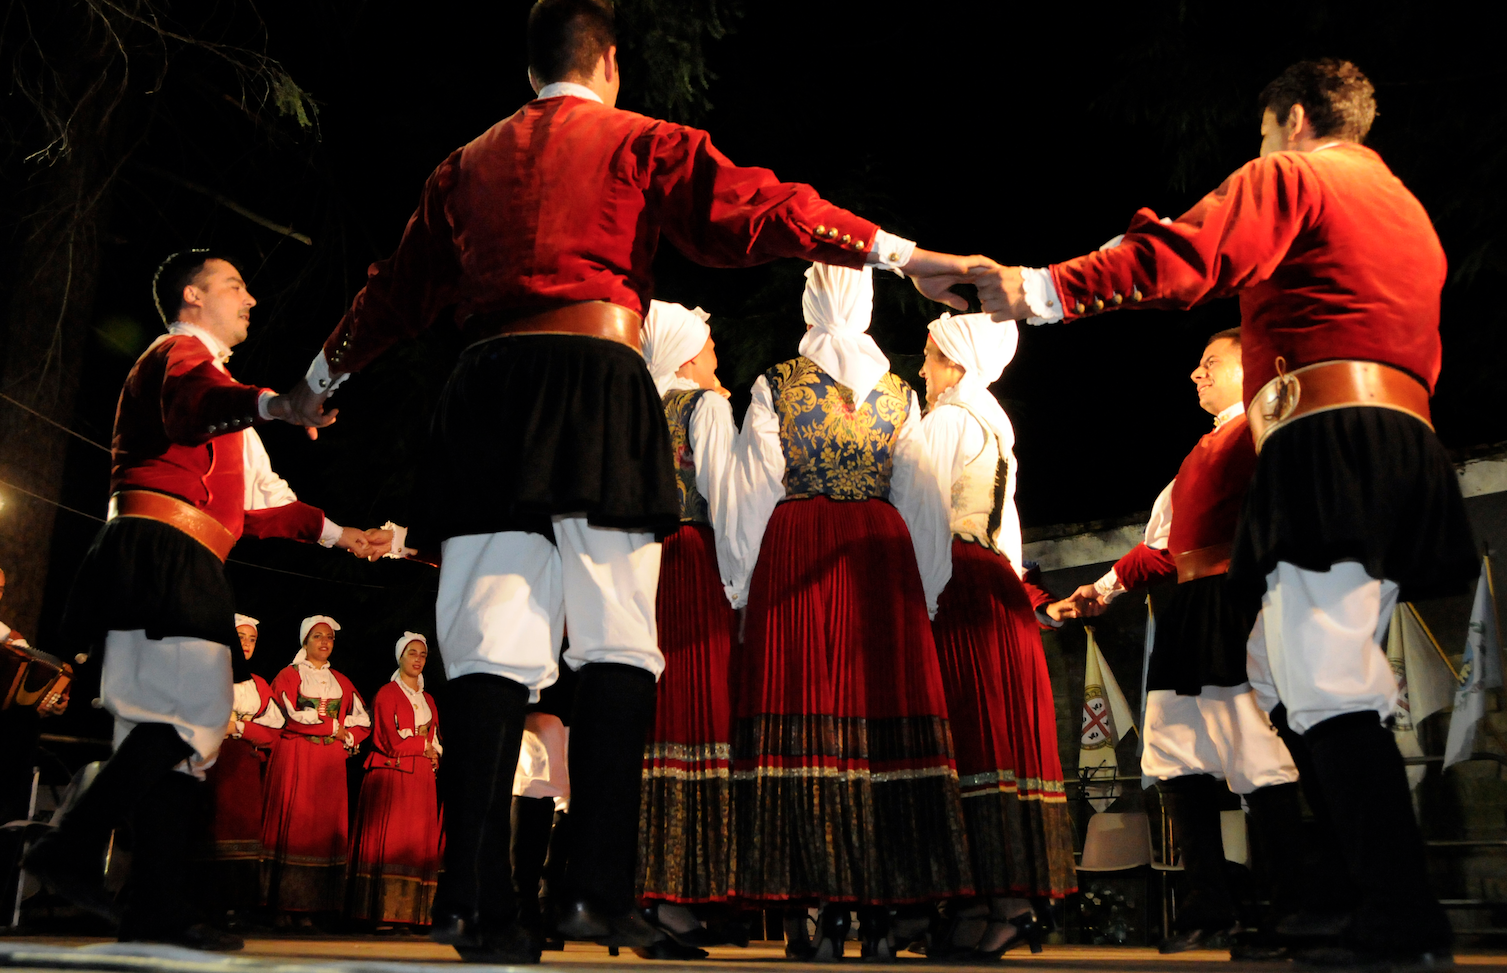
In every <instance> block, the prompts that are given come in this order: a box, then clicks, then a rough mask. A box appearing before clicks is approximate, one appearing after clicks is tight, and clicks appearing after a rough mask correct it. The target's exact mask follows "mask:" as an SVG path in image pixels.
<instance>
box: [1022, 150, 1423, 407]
mask: <svg viewBox="0 0 1507 973" xmlns="http://www.w3.org/2000/svg"><path fill="white" fill-rule="evenodd" d="M1051 273H1052V279H1053V281H1054V282H1055V283H1056V285H1057V292H1058V294H1059V295H1060V296H1061V297H1062V302H1063V311H1064V317H1065V318H1067V319H1071V318H1075V317H1078V316H1082V315H1086V314H1093V313H1096V312H1097V311H1100V310H1106V311H1107V310H1114V309H1115V308H1116V307H1158V308H1187V307H1192V306H1194V305H1196V304H1201V303H1203V302H1204V301H1208V300H1212V299H1214V298H1218V297H1229V296H1232V295H1239V298H1240V311H1241V320H1242V322H1243V328H1244V333H1243V335H1242V345H1243V348H1244V354H1243V359H1244V364H1245V401H1246V403H1247V404H1249V403H1250V401H1251V399H1252V398H1254V396H1255V393H1256V392H1257V391H1258V390H1259V389H1260V388H1261V386H1263V385H1265V384H1266V383H1267V382H1268V381H1270V380H1271V379H1272V378H1274V377H1275V376H1276V374H1277V371H1276V365H1275V361H1276V359H1277V357H1278V356H1282V357H1283V358H1285V359H1286V362H1287V368H1288V370H1289V371H1290V370H1292V369H1294V368H1297V367H1299V366H1301V365H1310V364H1313V363H1315V362H1321V361H1328V360H1332V359H1336V358H1357V359H1362V360H1365V361H1376V362H1382V363H1384V364H1388V365H1392V366H1394V367H1397V368H1400V369H1402V370H1404V371H1406V372H1408V373H1410V374H1411V375H1413V376H1414V377H1415V378H1417V379H1418V380H1419V381H1420V382H1422V383H1423V384H1424V385H1425V386H1427V387H1428V389H1429V391H1430V393H1432V392H1433V389H1434V382H1435V381H1436V380H1437V379H1438V377H1439V363H1440V345H1439V292H1440V290H1441V289H1442V288H1443V286H1444V277H1445V259H1444V250H1443V248H1442V247H1441V246H1440V245H1439V237H1438V235H1437V234H1435V233H1434V227H1433V225H1432V224H1431V223H1430V222H1429V217H1428V214H1427V213H1426V212H1424V209H1423V205H1422V204H1421V203H1419V202H1418V200H1417V199H1416V198H1415V197H1414V196H1413V194H1412V193H1410V192H1408V189H1407V187H1406V186H1404V185H1403V184H1402V182H1401V180H1399V179H1398V178H1397V177H1396V176H1394V175H1393V174H1392V171H1391V170H1390V169H1388V168H1387V166H1386V164H1385V163H1384V162H1382V161H1381V157H1380V156H1378V155H1377V154H1376V153H1375V152H1373V151H1371V150H1370V149H1368V148H1366V147H1364V146H1362V145H1357V144H1355V143H1353V142H1341V143H1339V144H1337V145H1334V146H1333V147H1331V148H1326V149H1322V150H1320V151H1317V152H1276V153H1273V154H1272V155H1269V156H1267V157H1266V158H1264V159H1256V160H1254V161H1251V162H1248V163H1246V164H1245V165H1244V166H1242V167H1241V168H1240V169H1239V170H1237V171H1236V172H1235V173H1234V174H1233V175H1231V176H1230V177H1229V178H1228V179H1226V180H1225V181H1224V184H1223V185H1222V186H1220V187H1219V188H1218V189H1216V190H1215V191H1214V192H1212V193H1210V194H1209V195H1207V196H1205V197H1204V198H1203V199H1201V200H1199V201H1198V203H1197V204H1196V205H1194V207H1193V208H1192V209H1190V210H1188V212H1186V213H1184V214H1183V215H1182V216H1180V217H1178V218H1177V220H1176V221H1175V222H1173V223H1172V224H1170V225H1163V224H1162V223H1160V222H1158V221H1157V216H1156V214H1155V213H1153V212H1152V211H1151V210H1149V209H1143V210H1140V211H1139V212H1137V213H1136V215H1135V218H1134V219H1133V220H1131V223H1130V228H1129V229H1128V230H1126V231H1125V238H1124V240H1123V241H1121V243H1120V245H1119V246H1118V247H1114V248H1112V249H1109V250H1105V251H1102V252H1095V253H1091V254H1087V255H1086V256H1082V257H1078V258H1076V259H1074V260H1069V261H1067V262H1066V263H1061V264H1054V265H1053V266H1052V268H1051Z"/></svg>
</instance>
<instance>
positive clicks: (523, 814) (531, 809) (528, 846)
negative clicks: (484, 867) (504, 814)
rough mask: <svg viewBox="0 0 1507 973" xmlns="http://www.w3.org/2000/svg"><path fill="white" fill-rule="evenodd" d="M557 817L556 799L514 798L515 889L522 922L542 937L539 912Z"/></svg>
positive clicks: (542, 928)
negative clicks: (553, 825) (545, 870)
mask: <svg viewBox="0 0 1507 973" xmlns="http://www.w3.org/2000/svg"><path fill="white" fill-rule="evenodd" d="M554 818H555V799H554V798H552V797H514V798H513V888H514V890H515V891H516V892H517V893H518V921H519V922H521V923H523V925H524V926H525V927H527V928H528V929H529V930H531V931H532V932H533V933H534V935H536V936H539V937H541V938H542V937H543V933H544V927H543V924H542V920H541V917H540V912H539V882H540V879H542V878H543V877H544V858H545V855H546V854H547V853H548V851H549V840H550V825H551V824H552V823H553V822H554Z"/></svg>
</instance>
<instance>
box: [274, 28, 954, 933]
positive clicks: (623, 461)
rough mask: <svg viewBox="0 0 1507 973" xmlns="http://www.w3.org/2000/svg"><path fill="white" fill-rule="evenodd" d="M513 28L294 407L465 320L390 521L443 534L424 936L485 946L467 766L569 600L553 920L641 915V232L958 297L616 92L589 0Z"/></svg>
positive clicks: (940, 258)
mask: <svg viewBox="0 0 1507 973" xmlns="http://www.w3.org/2000/svg"><path fill="white" fill-rule="evenodd" d="M528 38H529V64H530V68H529V74H530V79H531V82H532V84H533V86H534V89H535V91H536V92H537V94H538V97H537V98H536V99H535V100H534V101H531V102H529V103H528V104H527V105H525V106H524V107H523V108H521V109H519V110H518V111H517V112H516V113H515V114H513V115H512V116H511V117H509V118H507V119H505V120H503V121H501V122H499V123H498V124H496V125H494V126H493V127H492V128H490V129H488V130H487V131H486V132H484V133H482V134H481V135H480V136H479V137H477V138H476V139H475V140H474V141H472V142H470V143H469V144H467V145H465V146H463V147H461V148H460V149H458V150H456V151H455V152H454V153H452V154H451V155H450V157H449V158H448V159H446V160H445V161H444V162H443V163H441V164H440V166H439V168H437V169H436V170H435V171H434V173H433V175H431V176H430V177H429V180H428V182H427V183H426V184H425V186H424V190H423V194H422V196H421V198H420V201H419V207H418V210H417V211H416V212H415V213H414V215H413V218H412V219H411V220H410V221H409V223H408V226H407V228H406V229H405V231H404V233H403V238H402V240H401V242H400V243H399V244H398V249H397V251H396V253H394V254H393V256H392V257H391V258H390V259H388V260H384V261H381V262H379V263H376V264H374V265H372V268H371V270H370V272H369V275H368V279H367V284H366V288H365V289H364V290H363V291H362V292H361V293H360V294H358V295H357V296H356V299H355V301H354V302H353V303H352V305H351V309H350V312H349V313H348V314H346V316H345V318H344V319H343V320H342V321H341V322H340V324H339V326H338V327H337V328H336V329H335V330H334V332H333V333H332V334H331V335H330V338H329V340H328V341H327V342H326V343H325V346H324V350H323V351H322V352H321V353H320V355H319V357H318V358H317V359H316V360H315V362H314V363H313V365H312V366H311V367H310V369H309V373H308V388H307V390H305V391H303V392H302V393H301V397H300V408H302V409H304V410H305V415H306V416H307V417H309V418H310V419H311V420H312V419H313V418H314V417H315V416H317V415H318V410H319V409H320V408H321V407H322V403H323V400H324V398H325V397H326V396H327V395H328V394H329V393H330V392H331V391H333V389H334V388H335V386H336V385H337V384H338V383H339V382H340V381H341V380H342V378H343V377H344V376H346V375H348V374H350V373H352V372H354V371H357V370H359V369H360V368H362V367H363V366H364V365H365V364H367V363H368V362H370V361H371V360H372V359H373V358H375V357H376V356H377V355H378V354H380V353H381V352H382V351H383V350H384V349H385V348H387V347H388V346H390V345H391V344H393V343H394V342H396V341H398V340H400V339H403V338H406V337H409V336H411V335H414V334H416V333H417V332H418V331H420V330H422V329H424V328H427V327H429V326H431V325H432V324H433V323H434V322H435V321H436V320H437V319H439V318H440V316H441V312H450V311H453V317H454V320H455V321H456V322H458V323H460V324H461V326H462V329H463V332H464V333H465V334H466V335H467V337H468V338H469V339H470V340H471V341H473V342H474V343H473V344H471V346H470V347H469V348H467V349H466V351H465V352H464V353H463V354H462V356H461V359H460V362H459V363H458V364H457V366H456V369H455V371H454V373H453V374H452V376H451V378H450V382H449V385H448V386H447V388H446V390H445V392H444V394H443V396H442V398H441V401H440V403H439V405H438V408H437V411H436V413H435V417H434V438H435V440H436V443H437V447H438V448H437V451H436V456H437V459H436V461H435V462H434V463H433V464H431V465H432V469H431V471H430V472H431V474H432V476H431V485H430V492H429V496H428V499H427V501H426V504H425V509H426V510H427V523H415V524H414V527H413V531H414V534H415V536H416V537H418V536H421V534H422V533H427V534H428V540H429V542H430V543H434V542H441V543H442V551H443V565H442V567H441V574H440V590H439V597H438V602H437V605H436V611H437V616H438V618H437V620H438V625H439V640H440V652H441V655H442V656H443V657H444V660H445V666H446V672H447V674H448V675H449V677H450V682H449V684H448V685H447V686H446V697H447V699H446V704H447V713H448V714H449V720H450V739H451V740H452V741H454V742H453V743H452V745H451V747H450V754H449V767H450V770H449V771H448V772H447V774H446V777H447V783H446V787H447V791H448V793H447V794H446V796H445V826H446V849H445V871H444V876H443V878H442V879H441V883H440V887H439V890H438V892H437V894H436V897H435V905H434V927H433V929H434V931H433V936H434V938H435V939H436V940H437V941H439V942H444V943H450V944H453V945H455V946H456V947H457V949H459V950H460V951H461V953H462V956H463V957H464V958H466V959H476V960H492V961H495V962H526V961H537V959H538V946H537V945H536V944H534V943H533V942H532V940H531V938H530V937H529V936H528V935H527V933H526V931H524V930H523V929H522V928H521V927H520V926H519V925H518V923H517V922H516V915H517V903H516V898H515V896H514V894H513V890H512V889H511V888H510V886H509V884H508V878H507V876H508V871H509V870H508V859H507V855H508V841H507V839H506V835H507V834H508V813H509V795H508V793H507V789H506V788H502V789H500V790H499V789H496V788H493V787H492V781H493V780H494V779H497V780H502V779H506V778H508V776H509V775H510V774H511V773H512V768H513V765H514V763H515V761H516V760H517V754H518V746H519V740H520V737H521V734H522V732H523V718H524V707H525V706H526V705H527V703H528V701H529V698H530V695H531V694H535V693H537V692H538V691H539V690H540V689H542V688H544V687H546V686H549V685H550V684H551V683H553V682H554V681H555V678H556V674H557V671H558V670H557V667H558V663H559V652H560V649H559V646H560V644H561V630H562V626H565V625H567V624H568V627H569V630H570V647H569V649H568V650H567V651H566V652H565V656H564V661H565V662H566V664H568V665H569V666H570V667H571V668H573V669H576V670H577V671H578V672H579V673H580V682H579V684H578V688H577V690H576V702H575V716H574V718H573V720H572V723H571V728H572V741H571V756H570V763H571V767H570V776H571V780H572V781H573V784H574V793H573V801H572V807H571V817H572V819H573V821H574V822H575V825H574V827H575V834H576V835H577V836H578V839H577V846H576V847H575V849H574V850H573V852H572V855H571V858H570V868H569V871H568V874H567V876H566V880H567V884H568V886H569V887H570V894H569V896H566V897H562V898H563V899H564V901H565V902H566V903H567V904H566V906H565V908H564V909H563V916H562V922H561V927H560V928H561V930H562V932H563V933H564V934H565V935H566V936H567V938H571V939H592V940H595V941H597V942H601V943H605V944H609V945H611V944H617V945H630V946H644V945H648V944H649V943H650V942H651V941H652V939H653V937H654V935H655V934H654V931H653V930H652V929H651V928H649V927H648V926H647V924H646V923H644V921H643V920H642V918H640V917H639V916H638V914H637V912H636V910H635V909H634V902H633V874H634V872H633V864H634V855H635V852H636V847H637V821H638V811H637V808H638V801H639V767H640V764H641V760H642V747H643V741H644V736H645V733H646V731H647V727H648V724H649V721H650V720H651V718H652V713H653V705H654V683H655V679H656V678H657V676H658V674H659V673H660V672H661V670H662V669H663V666H664V660H663V658H662V656H661V655H660V652H659V648H658V644H657V641H658V640H657V637H656V632H655V625H654V600H655V590H656V586H657V583H658V574H659V543H658V540H657V537H656V535H657V534H658V535H663V534H666V533H669V532H671V531H673V530H675V529H676V528H677V526H678V525H679V516H680V515H679V506H678V500H677V497H676V490H675V478H674V471H673V470H672V468H671V464H670V456H671V451H670V444H669V431H668V429H667V428H666V426H665V422H664V413H663V409H662V408H661V406H660V403H659V399H658V397H657V395H656V394H655V390H654V383H653V381H652V380H651V379H650V377H649V373H648V370H647V369H646V368H645V366H644V362H643V359H642V357H641V355H640V353H639V328H640V324H641V321H642V314H643V312H644V311H645V310H646V308H647V306H648V302H649V299H650V297H651V296H652V292H653V278H652V265H653V260H654V255H655V252H656V250H657V249H658V246H659V242H660V240H661V239H664V240H667V241H668V242H669V243H670V244H672V245H673V246H674V247H675V248H676V249H678V250H680V251H681V252H682V253H684V254H685V255H686V256H688V257H690V258H691V259H693V260H695V261H697V262H698V263H702V264H705V265H707V266H713V267H748V266H752V265H755V264H761V263H765V262H768V261H770V260H773V259H775V258H778V257H798V258H801V259H804V260H813V261H823V262H827V263H833V264H841V265H845V266H849V267H859V266H862V265H864V264H872V265H875V266H878V267H881V268H886V269H892V270H896V271H903V272H904V273H906V274H909V275H910V276H912V277H915V278H920V280H919V282H918V286H919V287H921V289H922V291H923V293H927V294H928V295H932V296H936V297H938V298H939V299H943V300H945V301H948V302H949V303H951V304H953V305H954V306H959V307H961V306H962V304H963V302H962V301H961V300H960V299H957V298H955V297H952V296H950V295H946V294H945V293H944V292H945V286H944V287H942V288H938V287H936V286H934V284H933V282H932V281H931V280H930V279H929V277H930V275H937V274H942V273H954V274H956V273H961V272H963V271H965V270H966V268H967V263H966V261H964V260H963V259H962V258H958V257H949V256H946V255H942V254H935V253H931V252H929V251H925V250H922V249H920V248H917V247H916V246H915V245H914V244H913V243H911V242H909V241H907V240H903V239H900V238H899V237H896V236H893V235H891V234H887V233H885V232H884V231H883V230H881V229H880V228H879V227H877V226H875V225H874V224H873V223H871V222H869V221H868V220H865V219H862V218H861V217H858V216H856V215H854V214H852V213H850V212H847V211H846V210H843V209H840V208H838V207H836V206H833V205H832V204H831V203H828V202H826V201H825V200H823V199H822V198H821V197H820V196H818V195H817V194H816V192H815V191H814V190H812V189H811V187H809V186H805V185H801V184H798V183H787V182H781V181H779V180H778V179H776V178H775V175H774V174H773V173H772V172H769V171H768V170H766V169H757V168H746V167H739V166H736V165H734V164H733V163H732V162H730V161H729V160H728V159H727V158H726V157H725V156H724V155H722V153H720V152H719V151H717V149H716V148H715V147H714V146H713V145H712V143H711V140H710V138H709V137H708V136H707V134H706V133H705V132H702V131H698V130H696V129H693V128H688V127H686V126H683V125H675V124H671V123H669V122H663V121H658V120H655V119H652V118H646V117H644V116H643V115H637V114H634V113H632V112H628V111H622V110H620V109H618V108H616V107H614V106H615V103H616V101H617V95H618V88H619V83H620V78H619V75H618V66H617V56H616V55H617V47H616V44H617V38H616V27H615V24H614V20H613V14H612V9H611V7H610V5H609V4H607V3H605V2H602V0H541V2H539V3H537V4H536V5H535V6H534V8H533V10H532V11H531V13H530V16H529V29H528ZM980 259H982V258H980ZM950 283H951V280H950V279H949V280H948V284H950ZM446 316H447V317H448V316H449V315H448V314H447V315H446ZM410 543H412V544H414V545H415V546H418V547H421V548H422V547H424V546H425V544H424V543H423V542H422V541H418V540H416V541H412V542H410ZM498 835H501V836H502V837H496V836H498Z"/></svg>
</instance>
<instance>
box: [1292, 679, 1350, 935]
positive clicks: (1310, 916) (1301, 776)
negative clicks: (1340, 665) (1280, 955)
mask: <svg viewBox="0 0 1507 973" xmlns="http://www.w3.org/2000/svg"><path fill="white" fill-rule="evenodd" d="M1271 719H1272V726H1274V727H1276V729H1277V735H1278V736H1279V737H1281V738H1282V742H1283V743H1284V744H1286V745H1287V751H1288V753H1290V754H1292V762H1293V766H1295V767H1297V768H1298V786H1299V787H1300V788H1302V790H1303V799H1304V800H1305V801H1307V802H1308V809H1309V810H1310V811H1312V812H1313V832H1312V835H1311V837H1310V839H1309V841H1308V842H1306V843H1303V844H1301V845H1300V846H1299V847H1301V848H1302V849H1303V859H1304V861H1305V862H1308V863H1311V864H1309V865H1308V867H1307V868H1306V869H1305V870H1306V871H1307V872H1309V873H1310V874H1313V875H1318V876H1323V881H1319V882H1310V883H1308V884H1307V885H1305V886H1304V887H1303V893H1302V896H1301V898H1300V899H1299V901H1298V906H1297V909H1296V912H1295V913H1294V914H1291V915H1287V916H1284V917H1282V918H1281V919H1279V920H1278V923H1277V926H1278V928H1277V932H1278V934H1279V936H1280V937H1281V938H1282V940H1283V941H1284V942H1286V943H1287V944H1288V945H1290V946H1298V945H1332V944H1337V943H1338V942H1339V940H1340V937H1341V936H1342V935H1343V933H1344V931H1345V926H1346V925H1347V924H1348V923H1349V921H1350V911H1349V910H1350V905H1351V904H1352V903H1354V902H1357V901H1359V900H1360V889H1359V887H1358V886H1357V885H1356V883H1355V878H1354V876H1352V875H1351V874H1350V866H1349V865H1347V864H1346V863H1345V854H1344V852H1343V851H1342V850H1341V849H1342V845H1341V842H1340V834H1339V827H1338V825H1337V824H1336V821H1335V816H1334V813H1333V812H1332V811H1331V810H1330V807H1329V802H1328V801H1327V800H1326V799H1325V797H1324V792H1323V788H1321V787H1320V786H1319V783H1318V780H1319V777H1318V771H1317V770H1315V769H1314V765H1313V754H1311V753H1309V750H1308V744H1307V742H1306V741H1304V739H1303V734H1301V733H1299V732H1298V731H1296V730H1294V729H1293V728H1292V727H1291V726H1289V725H1288V723H1287V707H1286V706H1283V705H1282V704H1280V703H1279V704H1277V707H1276V709H1274V710H1272V712H1271Z"/></svg>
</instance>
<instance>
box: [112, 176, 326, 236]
mask: <svg viewBox="0 0 1507 973" xmlns="http://www.w3.org/2000/svg"><path fill="white" fill-rule="evenodd" d="M132 168H135V169H140V170H141V171H142V172H149V173H151V174H152V175H154V176H157V177H158V178H160V179H166V180H167V181H168V182H171V183H176V184H177V185H179V186H182V187H183V188H184V189H187V190H188V191H189V192H191V193H198V194H199V195H200V196H208V197H209V198H210V199H212V200H214V201H215V202H216V203H219V204H220V205H221V206H223V207H225V208H226V209H228V210H230V211H231V212H232V213H236V214H238V215H240V216H244V217H246V219H248V220H250V221H251V222H253V223H255V224H256V225H257V226H264V227H266V228H267V229H269V230H271V231H272V232H274V233H281V234H282V235H283V236H285V237H290V238H292V239H294V240H297V241H298V242H299V243H302V244H304V245H305V246H309V247H312V246H313V245H314V241H313V240H312V239H310V238H309V236H308V235H307V234H304V233H299V232H298V231H297V230H295V229H293V227H291V226H283V225H282V224H281V223H274V222H272V221H271V220H269V219H267V218H266V217H265V216H262V215H260V214H259V213H255V212H253V211H252V210H249V209H247V208H246V207H244V206H242V205H241V204H240V203H238V202H236V201H235V200H233V199H231V198H230V197H229V196H226V195H225V194H224V193H219V192H216V191H214V190H213V189H210V188H209V187H207V186H201V185H199V184H198V183H196V182H190V181H189V180H187V179H184V178H183V177H182V176H177V175H174V174H173V173H171V172H168V171H167V170H165V169H159V168H157V167H156V166H154V165H148V164H147V163H145V162H135V163H132Z"/></svg>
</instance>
